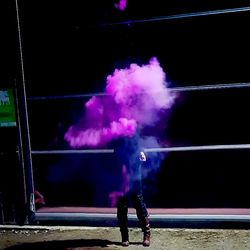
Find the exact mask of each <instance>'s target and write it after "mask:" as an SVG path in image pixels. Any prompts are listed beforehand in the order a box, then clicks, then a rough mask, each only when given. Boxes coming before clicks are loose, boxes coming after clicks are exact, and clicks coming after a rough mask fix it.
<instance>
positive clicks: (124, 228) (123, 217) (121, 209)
mask: <svg viewBox="0 0 250 250" xmlns="http://www.w3.org/2000/svg"><path fill="white" fill-rule="evenodd" d="M117 219H118V225H119V227H120V231H121V236H122V245H123V246H128V245H129V235H128V197H127V195H124V196H121V197H119V198H118V201H117Z"/></svg>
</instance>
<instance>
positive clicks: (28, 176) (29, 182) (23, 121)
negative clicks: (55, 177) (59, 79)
mask: <svg viewBox="0 0 250 250" xmlns="http://www.w3.org/2000/svg"><path fill="white" fill-rule="evenodd" d="M15 8H16V20H17V33H18V47H19V58H20V63H19V64H18V81H17V84H16V85H17V110H18V116H19V117H18V120H19V138H20V140H19V141H20V143H19V151H20V152H19V153H20V154H21V155H20V159H21V165H22V168H23V173H24V185H25V186H26V187H25V192H26V194H25V196H26V197H25V203H26V204H25V205H26V209H27V210H26V217H25V221H24V223H26V224H27V223H30V222H31V220H32V219H31V216H32V214H33V212H34V203H33V201H34V185H33V170H32V157H31V144H30V132H29V122H28V111H27V98H26V88H25V74H24V62H23V51H22V37H21V28H20V18H19V8H18V0H15Z"/></svg>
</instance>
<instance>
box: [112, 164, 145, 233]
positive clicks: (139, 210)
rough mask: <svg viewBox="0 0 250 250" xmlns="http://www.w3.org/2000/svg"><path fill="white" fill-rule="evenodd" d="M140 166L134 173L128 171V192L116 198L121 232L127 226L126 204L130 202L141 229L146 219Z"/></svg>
mask: <svg viewBox="0 0 250 250" xmlns="http://www.w3.org/2000/svg"><path fill="white" fill-rule="evenodd" d="M140 168H141V166H139V168H138V166H137V169H136V171H135V170H132V171H131V170H130V176H131V177H130V183H129V191H128V192H127V193H126V194H124V195H123V196H121V197H119V198H118V201H117V218H118V223H119V227H120V229H121V231H123V230H127V226H128V204H129V201H130V200H131V201H132V205H133V207H134V208H135V209H136V214H137V218H138V220H139V222H140V226H141V228H142V229H143V228H144V226H145V225H144V224H145V218H146V217H148V211H147V208H146V204H145V202H144V199H143V195H142V184H141V169H140Z"/></svg>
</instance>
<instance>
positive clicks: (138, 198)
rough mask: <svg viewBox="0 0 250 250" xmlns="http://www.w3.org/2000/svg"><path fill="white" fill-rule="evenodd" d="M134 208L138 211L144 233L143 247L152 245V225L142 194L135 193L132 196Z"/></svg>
mask: <svg viewBox="0 0 250 250" xmlns="http://www.w3.org/2000/svg"><path fill="white" fill-rule="evenodd" d="M131 197H132V201H133V204H134V207H135V209H136V214H137V218H138V220H139V223H140V226H141V229H142V231H143V245H144V246H149V245H150V235H151V233H150V224H149V214H148V211H147V208H146V204H145V202H144V199H143V195H142V193H133V194H132V195H131Z"/></svg>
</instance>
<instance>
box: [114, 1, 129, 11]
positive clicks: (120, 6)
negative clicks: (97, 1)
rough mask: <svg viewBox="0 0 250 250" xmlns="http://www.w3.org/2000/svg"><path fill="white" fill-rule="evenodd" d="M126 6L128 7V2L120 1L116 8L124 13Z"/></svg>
mask: <svg viewBox="0 0 250 250" xmlns="http://www.w3.org/2000/svg"><path fill="white" fill-rule="evenodd" d="M126 5H127V0H120V1H119V3H116V4H115V7H116V8H117V9H118V10H122V11H124V10H125V9H126Z"/></svg>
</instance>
